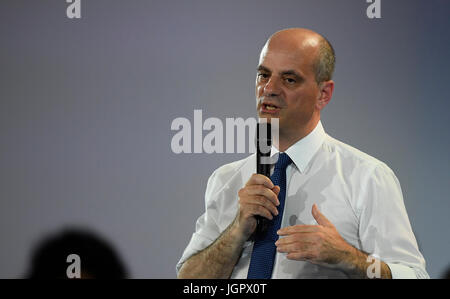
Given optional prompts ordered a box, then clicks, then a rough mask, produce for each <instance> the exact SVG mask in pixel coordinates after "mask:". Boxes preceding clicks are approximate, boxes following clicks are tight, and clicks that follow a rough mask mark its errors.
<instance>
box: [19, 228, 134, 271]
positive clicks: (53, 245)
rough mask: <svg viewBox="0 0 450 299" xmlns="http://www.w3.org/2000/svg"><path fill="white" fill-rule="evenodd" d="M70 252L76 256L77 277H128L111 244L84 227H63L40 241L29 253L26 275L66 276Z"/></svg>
mask: <svg viewBox="0 0 450 299" xmlns="http://www.w3.org/2000/svg"><path fill="white" fill-rule="evenodd" d="M71 254H76V255H77V256H78V257H79V260H80V276H81V277H80V278H99V279H122V278H127V272H126V269H125V267H124V265H123V263H122V261H121V260H120V258H119V256H118V255H117V253H116V252H115V251H114V249H113V247H112V246H111V245H110V244H109V243H108V242H107V241H105V240H104V239H102V238H100V237H99V236H98V235H96V234H95V233H93V232H91V231H88V230H84V229H65V230H63V231H62V232H60V233H57V234H55V235H51V236H49V237H47V238H45V239H44V240H43V241H42V242H40V243H39V244H38V246H37V247H36V249H35V250H34V252H33V254H32V258H31V268H30V271H29V273H28V275H27V278H31V279H66V278H68V276H67V269H68V267H69V266H70V262H68V261H67V257H68V256H69V255H71Z"/></svg>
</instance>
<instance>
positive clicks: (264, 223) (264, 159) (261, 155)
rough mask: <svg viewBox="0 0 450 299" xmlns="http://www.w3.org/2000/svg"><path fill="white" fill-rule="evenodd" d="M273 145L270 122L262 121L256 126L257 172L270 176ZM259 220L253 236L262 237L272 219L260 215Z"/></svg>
mask: <svg viewBox="0 0 450 299" xmlns="http://www.w3.org/2000/svg"><path fill="white" fill-rule="evenodd" d="M271 147H272V131H271V125H270V123H268V122H260V123H258V125H257V127H256V172H257V173H258V174H262V175H265V176H266V177H268V178H270V163H269V159H270V149H271ZM255 218H256V221H257V226H256V230H255V232H254V233H253V237H254V238H256V237H260V236H262V235H264V234H265V233H266V232H267V229H268V228H269V224H270V223H269V222H270V220H269V219H267V218H265V217H262V216H260V215H256V216H255Z"/></svg>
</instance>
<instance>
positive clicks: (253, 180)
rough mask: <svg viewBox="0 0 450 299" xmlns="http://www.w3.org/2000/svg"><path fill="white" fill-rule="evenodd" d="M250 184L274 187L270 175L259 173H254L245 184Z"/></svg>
mask: <svg viewBox="0 0 450 299" xmlns="http://www.w3.org/2000/svg"><path fill="white" fill-rule="evenodd" d="M249 185H264V186H266V187H267V188H269V189H272V188H273V187H274V184H273V183H272V181H271V180H270V179H269V178H268V177H266V176H265V175H262V174H258V173H254V174H253V175H252V176H251V177H250V179H249V180H248V182H247V184H245V186H249Z"/></svg>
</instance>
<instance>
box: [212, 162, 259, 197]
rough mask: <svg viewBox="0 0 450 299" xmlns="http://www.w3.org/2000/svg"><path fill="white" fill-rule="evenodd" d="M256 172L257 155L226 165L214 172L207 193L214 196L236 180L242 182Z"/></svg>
mask: <svg viewBox="0 0 450 299" xmlns="http://www.w3.org/2000/svg"><path fill="white" fill-rule="evenodd" d="M255 171H256V154H252V155H250V156H248V157H246V158H244V159H241V160H238V161H234V162H231V163H228V164H224V165H222V166H220V167H219V168H217V169H216V170H214V172H213V173H212V174H211V176H210V177H209V179H208V186H207V192H208V193H209V194H214V193H218V192H220V191H221V190H222V189H223V188H227V187H229V185H230V183H231V182H233V181H236V180H239V181H242V180H244V179H245V178H246V177H247V176H248V177H250V175H251V174H252V173H253V172H255Z"/></svg>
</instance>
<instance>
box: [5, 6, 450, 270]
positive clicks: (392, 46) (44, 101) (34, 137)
mask: <svg viewBox="0 0 450 299" xmlns="http://www.w3.org/2000/svg"><path fill="white" fill-rule="evenodd" d="M81 2H82V18H81V19H79V20H70V19H68V18H67V17H66V7H67V6H68V4H67V3H66V2H65V1H63V0H60V1H55V0H51V1H50V0H48V1H19V0H9V1H1V2H0V100H1V102H0V200H1V202H0V242H1V246H0V277H1V278H9V277H21V275H22V274H23V273H24V272H25V271H26V269H27V265H28V262H29V260H28V259H29V255H30V254H31V249H32V246H34V245H35V244H36V243H37V242H39V241H40V240H41V238H42V237H43V236H45V235H47V234H48V233H50V232H54V231H57V230H59V229H60V228H62V227H64V226H74V225H76V226H79V225H82V226H84V227H87V228H91V229H93V230H95V231H96V232H98V233H99V234H101V235H103V236H105V237H106V238H108V239H109V240H110V241H111V242H112V243H113V245H114V246H115V247H116V248H117V250H118V251H119V252H120V254H121V256H122V257H123V259H124V261H125V263H126V264H127V266H128V268H129V270H130V273H131V276H132V277H136V278H174V277H175V264H176V262H177V260H178V258H179V257H180V256H181V253H182V251H183V249H184V248H185V246H186V245H187V242H188V241H189V239H190V236H191V233H192V232H193V230H194V224H195V220H196V218H197V217H198V216H199V215H200V214H201V213H202V211H203V207H204V205H203V194H204V190H205V187H206V181H207V178H208V177H209V175H210V174H211V172H212V171H213V170H214V169H215V168H217V167H218V166H220V165H222V164H224V163H227V162H231V161H234V160H236V159H240V158H243V157H245V156H246V154H180V155H176V154H174V153H172V151H171V148H170V142H171V138H172V136H173V135H174V134H175V132H174V131H171V129H170V125H171V122H172V120H173V119H175V118H176V117H186V118H188V119H190V120H191V121H193V111H194V109H202V110H203V117H204V119H205V118H207V117H218V118H221V119H223V120H225V118H226V117H243V118H248V117H255V116H256V113H255V100H254V78H255V69H256V65H257V61H258V55H259V51H260V49H261V47H262V45H263V44H264V42H265V40H266V38H267V37H268V36H269V35H270V34H272V33H273V32H275V31H277V30H279V29H282V28H286V27H307V28H311V29H313V30H316V31H318V32H319V33H322V34H324V35H325V36H326V37H328V39H329V40H330V41H331V42H332V43H333V45H334V47H335V50H336V53H337V67H336V72H335V78H334V79H335V82H336V89H335V94H334V96H333V100H332V102H331V103H330V104H329V106H328V107H327V108H326V109H325V111H324V113H323V115H322V122H323V124H324V127H325V129H326V131H327V132H328V133H329V134H330V135H332V136H333V137H335V138H337V139H340V140H342V141H344V142H346V143H348V144H351V145H353V146H355V147H357V148H359V149H361V150H363V151H365V152H367V153H368V154H370V155H372V156H374V157H376V158H379V159H380V160H382V161H384V162H386V163H387V164H388V165H389V166H390V167H391V168H392V169H393V170H394V171H395V173H396V174H397V176H398V178H399V180H400V182H401V184H402V188H403V192H404V196H405V205H406V208H407V210H408V213H409V217H410V220H411V223H412V226H413V229H414V231H415V233H416V236H417V238H418V241H419V243H420V247H421V250H422V252H423V254H424V256H425V258H426V261H427V269H428V271H429V273H430V275H431V276H432V277H440V275H441V274H442V272H443V271H444V269H445V268H446V267H447V266H448V265H449V264H450V254H449V252H450V241H449V233H448V228H449V227H450V217H449V216H448V212H449V208H450V205H449V194H450V175H449V165H450V163H449V162H450V161H449V160H450V159H449V154H448V151H449V148H450V121H449V117H448V110H449V109H450V104H449V100H450V99H449V97H448V92H447V90H448V86H449V81H450V80H449V69H450V58H449V56H448V55H449V53H450V40H449V28H450V21H449V18H448V13H449V11H450V2H449V1H447V0H433V1H429V0H420V1H407V0H397V1H387V0H382V7H381V9H382V19H377V20H370V19H368V18H367V16H366V8H367V6H368V5H369V4H367V3H366V1H365V0H345V1H344V0H340V1H335V0H307V1H304V0H303V1H300V0H293V1H286V0H284V1H262V0H251V1H250V0H243V1H215V0H205V1H194V0H179V1H173V0H169V1H163V0H161V1H112V0H95V1H93V0H90V1H86V0H82V1H81Z"/></svg>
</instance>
